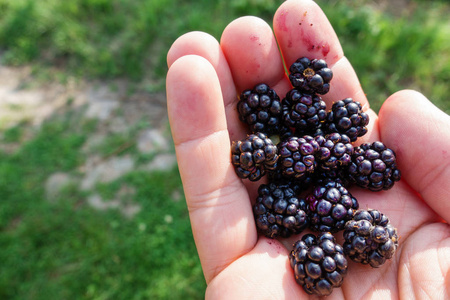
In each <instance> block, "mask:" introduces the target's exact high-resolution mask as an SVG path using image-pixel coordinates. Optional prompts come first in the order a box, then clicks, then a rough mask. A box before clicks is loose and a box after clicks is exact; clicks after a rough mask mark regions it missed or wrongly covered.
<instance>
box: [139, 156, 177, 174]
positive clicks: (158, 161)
mask: <svg viewBox="0 0 450 300" xmlns="http://www.w3.org/2000/svg"><path fill="white" fill-rule="evenodd" d="M176 164H177V157H176V156H175V154H172V153H163V154H158V155H156V156H155V157H154V158H153V160H152V161H151V162H150V163H148V164H147V165H145V166H144V170H147V171H168V170H171V169H172V168H173V167H175V165H176Z"/></svg>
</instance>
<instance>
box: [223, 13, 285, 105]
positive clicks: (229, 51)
mask: <svg viewBox="0 0 450 300" xmlns="http://www.w3.org/2000/svg"><path fill="white" fill-rule="evenodd" d="M220 45H221V47H222V49H223V52H224V54H225V56H226V58H227V61H228V64H229V66H230V70H231V74H232V76H233V80H234V83H235V85H236V88H237V89H238V92H239V93H240V92H242V91H243V90H244V89H249V88H253V87H254V86H255V85H256V84H259V83H266V84H268V85H269V86H270V87H272V88H273V89H274V90H275V91H276V92H277V93H278V94H279V96H280V98H283V97H284V95H285V94H286V92H287V91H288V90H289V89H290V88H291V87H290V84H289V80H288V78H287V77H286V74H285V72H284V67H283V61H282V59H281V56H280V52H279V51H278V45H277V42H276V40H275V37H274V35H273V32H272V29H271V28H270V26H269V25H268V24H267V23H266V22H265V21H263V20H262V19H259V18H257V17H242V18H239V19H236V20H234V21H233V22H231V23H230V24H229V25H228V26H227V27H226V28H225V30H224V32H223V34H222V37H221V39H220Z"/></svg>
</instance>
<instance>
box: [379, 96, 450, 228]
mask: <svg viewBox="0 0 450 300" xmlns="http://www.w3.org/2000/svg"><path fill="white" fill-rule="evenodd" d="M379 127H380V135H381V140H382V141H383V142H385V143H386V144H387V145H389V147H391V148H392V149H393V150H394V151H395V152H396V154H397V160H398V166H399V169H400V170H401V172H402V178H403V179H405V180H406V181H407V182H408V184H409V185H410V186H411V187H412V188H413V189H414V190H416V191H417V192H418V193H419V194H420V195H421V196H422V198H423V199H424V201H425V202H426V203H427V204H428V205H429V206H430V207H431V208H432V209H433V210H434V211H435V212H437V213H438V214H439V215H440V216H441V217H442V218H443V219H445V220H446V221H447V222H449V221H450V197H449V196H450V116H449V115H447V114H446V113H444V112H443V111H441V110H440V109H439V108H437V107H436V106H434V105H433V104H432V103H431V102H430V101H429V100H428V99H427V98H426V97H424V96H423V95H422V94H420V93H418V92H415V91H411V90H405V91H400V92H397V93H395V94H394V95H392V96H391V97H389V98H388V99H387V100H386V102H385V103H384V104H383V106H382V107H381V109H380V113H379Z"/></svg>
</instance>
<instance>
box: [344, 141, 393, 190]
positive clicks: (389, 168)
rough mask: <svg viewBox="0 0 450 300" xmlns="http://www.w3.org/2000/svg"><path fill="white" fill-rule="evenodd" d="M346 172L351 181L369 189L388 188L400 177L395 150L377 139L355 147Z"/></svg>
mask: <svg viewBox="0 0 450 300" xmlns="http://www.w3.org/2000/svg"><path fill="white" fill-rule="evenodd" d="M348 173H349V178H350V180H351V181H352V182H354V183H356V184H357V185H358V186H360V187H363V188H367V189H369V190H371V191H381V190H388V189H390V188H392V186H393V185H394V183H395V182H396V181H399V180H400V177H401V174H400V170H398V169H397V163H396V157H395V152H394V151H393V150H391V149H389V148H387V147H386V146H385V145H384V144H383V143H382V142H379V141H377V142H373V143H364V144H362V145H360V146H359V147H355V151H354V154H353V155H352V163H351V164H350V166H349V167H348Z"/></svg>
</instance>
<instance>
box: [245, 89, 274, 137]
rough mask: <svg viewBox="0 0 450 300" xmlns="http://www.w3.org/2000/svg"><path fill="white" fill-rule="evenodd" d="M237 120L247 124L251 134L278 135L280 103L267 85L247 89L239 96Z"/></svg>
mask: <svg viewBox="0 0 450 300" xmlns="http://www.w3.org/2000/svg"><path fill="white" fill-rule="evenodd" d="M237 109H238V112H239V119H240V120H241V121H242V122H244V123H246V124H248V125H249V127H250V130H251V132H252V133H256V132H262V133H264V134H267V135H270V134H274V133H278V132H279V131H280V126H281V101H280V97H278V95H277V93H276V92H275V91H274V90H273V89H271V88H270V87H269V86H268V85H267V84H264V83H261V84H258V85H256V86H255V87H254V88H253V89H247V90H245V91H243V92H242V93H241V95H240V96H239V102H238V104H237Z"/></svg>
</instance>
